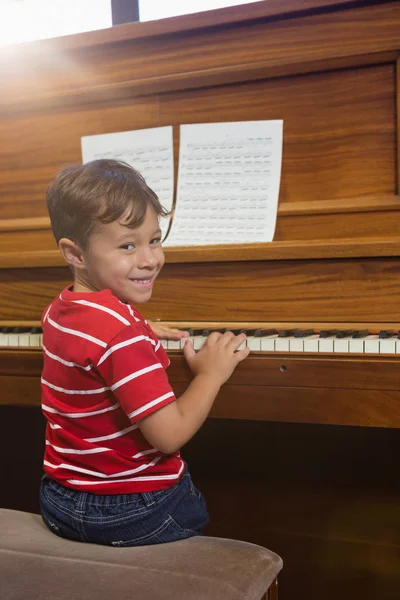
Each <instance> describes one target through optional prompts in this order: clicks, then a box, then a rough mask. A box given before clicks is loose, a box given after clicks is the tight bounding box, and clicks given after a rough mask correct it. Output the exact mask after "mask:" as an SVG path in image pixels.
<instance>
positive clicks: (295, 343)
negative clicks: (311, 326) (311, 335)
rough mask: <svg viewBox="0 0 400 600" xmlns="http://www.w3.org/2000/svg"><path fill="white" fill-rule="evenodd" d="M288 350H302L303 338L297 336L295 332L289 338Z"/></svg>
mask: <svg viewBox="0 0 400 600" xmlns="http://www.w3.org/2000/svg"><path fill="white" fill-rule="evenodd" d="M296 333H297V331H296ZM289 350H290V352H304V338H301V337H297V336H296V334H295V336H294V337H293V338H289Z"/></svg>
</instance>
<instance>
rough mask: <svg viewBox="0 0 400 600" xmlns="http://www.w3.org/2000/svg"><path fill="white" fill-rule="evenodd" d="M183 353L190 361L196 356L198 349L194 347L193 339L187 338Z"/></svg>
mask: <svg viewBox="0 0 400 600" xmlns="http://www.w3.org/2000/svg"><path fill="white" fill-rule="evenodd" d="M183 354H184V356H185V358H186V360H187V361H188V362H190V360H191V359H192V358H193V357H194V356H196V351H195V349H194V348H193V344H192V342H191V340H186V342H185V345H184V346H183Z"/></svg>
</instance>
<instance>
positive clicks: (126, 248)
mask: <svg viewBox="0 0 400 600" xmlns="http://www.w3.org/2000/svg"><path fill="white" fill-rule="evenodd" d="M121 222H122V223H123V222H124V218H122V219H121V221H114V222H113V223H108V224H99V226H98V228H97V230H96V231H95V232H94V233H93V234H92V236H91V237H90V240H89V243H88V247H87V249H86V250H84V251H83V258H84V264H85V267H84V268H83V269H82V270H80V272H79V273H77V272H76V271H75V275H76V281H75V285H74V290H75V291H77V292H78V291H81V292H82V291H86V292H87V291H101V290H104V289H110V290H111V291H112V292H113V294H114V295H115V296H117V298H119V299H120V300H122V301H123V302H128V303H129V304H143V303H144V302H148V301H149V300H150V298H151V293H152V290H153V284H154V281H155V279H156V277H157V275H158V274H159V272H160V270H161V268H162V266H163V264H164V253H163V250H162V247H161V230H160V226H159V223H158V216H157V214H156V213H155V212H154V210H152V209H150V208H148V209H147V212H146V216H145V219H144V221H143V223H142V225H140V226H139V227H137V228H136V229H130V228H129V227H126V226H124V225H121Z"/></svg>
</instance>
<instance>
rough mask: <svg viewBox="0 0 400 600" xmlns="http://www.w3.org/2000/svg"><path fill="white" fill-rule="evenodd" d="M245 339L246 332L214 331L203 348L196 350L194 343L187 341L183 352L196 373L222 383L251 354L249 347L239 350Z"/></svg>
mask: <svg viewBox="0 0 400 600" xmlns="http://www.w3.org/2000/svg"><path fill="white" fill-rule="evenodd" d="M245 339H246V335H245V334H244V333H240V334H239V335H234V334H233V333H232V332H231V331H227V332H225V333H224V334H222V333H218V332H216V331H214V332H213V333H211V334H210V335H209V336H208V338H207V340H206V342H205V344H204V346H203V347H202V348H201V350H199V351H198V352H195V350H194V349H193V345H192V343H191V342H190V341H187V342H186V343H185V346H184V348H183V352H184V355H185V358H186V360H187V362H188V365H189V367H190V369H191V371H192V372H193V373H194V375H205V376H207V377H209V378H210V379H213V380H214V381H215V382H216V383H218V384H219V385H222V384H223V383H225V382H226V381H227V380H228V379H229V377H230V376H231V375H232V373H233V371H234V370H235V368H236V367H237V365H238V364H239V363H240V362H241V361H242V360H244V359H245V358H246V357H247V356H248V355H249V353H250V350H249V348H247V347H246V348H243V349H242V350H237V349H238V348H239V346H240V345H241V344H242V343H243V342H244V340H245Z"/></svg>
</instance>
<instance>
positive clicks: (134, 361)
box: [96, 323, 175, 423]
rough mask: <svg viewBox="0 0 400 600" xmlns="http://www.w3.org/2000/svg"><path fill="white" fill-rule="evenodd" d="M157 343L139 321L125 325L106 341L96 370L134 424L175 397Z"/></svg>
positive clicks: (165, 356) (165, 359)
mask: <svg viewBox="0 0 400 600" xmlns="http://www.w3.org/2000/svg"><path fill="white" fill-rule="evenodd" d="M167 364H168V357H167V355H166V353H165V350H164V348H163V347H162V346H161V344H160V342H159V341H158V340H157V339H156V338H155V337H153V336H151V335H150V332H149V331H148V329H147V328H145V327H144V326H142V325H141V324H140V323H137V324H135V325H131V326H129V327H125V328H124V329H123V330H121V331H120V332H119V333H118V334H117V335H116V336H115V337H114V338H113V340H112V341H111V342H110V343H109V344H108V346H107V348H106V349H105V350H104V353H103V354H102V355H101V357H100V359H99V361H98V363H97V366H96V369H97V370H98V372H99V374H100V375H101V377H102V378H103V379H104V381H105V383H106V385H107V387H109V389H110V391H111V392H112V393H113V395H114V396H115V398H116V399H117V401H118V402H119V404H120V406H121V408H122V409H123V411H124V412H125V413H126V414H127V416H128V417H129V419H130V420H131V421H132V422H133V423H135V422H137V421H140V419H143V418H144V417H147V416H148V415H150V414H152V413H153V412H155V411H157V410H159V409H160V408H162V407H163V406H166V405H167V404H169V403H171V402H173V401H174V400H175V395H174V392H173V390H172V388H171V386H170V384H169V381H168V377H167V374H166V372H165V367H166V366H167Z"/></svg>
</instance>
